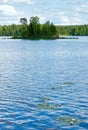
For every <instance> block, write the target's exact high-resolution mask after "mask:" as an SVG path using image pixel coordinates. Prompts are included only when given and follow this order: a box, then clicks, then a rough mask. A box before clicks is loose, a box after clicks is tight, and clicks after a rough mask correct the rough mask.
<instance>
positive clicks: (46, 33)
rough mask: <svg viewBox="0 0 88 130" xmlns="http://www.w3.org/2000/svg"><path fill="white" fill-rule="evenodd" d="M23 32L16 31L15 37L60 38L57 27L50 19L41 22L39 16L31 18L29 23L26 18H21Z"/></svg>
mask: <svg viewBox="0 0 88 130" xmlns="http://www.w3.org/2000/svg"><path fill="white" fill-rule="evenodd" d="M20 23H21V33H20V34H19V35H18V34H17V33H15V34H14V35H13V37H12V38H13V39H32V40H36V39H58V38H59V36H58V33H57V28H56V26H55V25H54V24H53V23H50V21H47V22H45V24H40V22H39V18H38V17H37V16H35V17H31V18H30V23H27V19H26V18H21V19H20Z"/></svg>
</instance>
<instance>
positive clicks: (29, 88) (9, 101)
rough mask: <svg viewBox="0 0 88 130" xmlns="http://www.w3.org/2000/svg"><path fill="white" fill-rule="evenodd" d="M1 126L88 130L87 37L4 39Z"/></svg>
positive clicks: (2, 129) (7, 129) (4, 129)
mask: <svg viewBox="0 0 88 130" xmlns="http://www.w3.org/2000/svg"><path fill="white" fill-rule="evenodd" d="M0 130H88V37H79V39H68V40H66V39H60V40H37V41H36V40H35V41H31V40H13V39H12V40H11V39H2V38H0Z"/></svg>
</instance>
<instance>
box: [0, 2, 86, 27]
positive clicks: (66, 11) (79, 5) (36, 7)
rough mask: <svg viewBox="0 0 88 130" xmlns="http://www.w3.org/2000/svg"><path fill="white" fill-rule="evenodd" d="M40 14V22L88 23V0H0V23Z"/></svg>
mask: <svg viewBox="0 0 88 130" xmlns="http://www.w3.org/2000/svg"><path fill="white" fill-rule="evenodd" d="M32 16H38V17H39V18H40V23H44V22H46V21H48V20H49V21H50V22H53V23H54V24H56V25H78V24H88V0H0V25H8V24H19V21H20V18H23V17H26V18H27V20H28V21H29V19H30V17H32Z"/></svg>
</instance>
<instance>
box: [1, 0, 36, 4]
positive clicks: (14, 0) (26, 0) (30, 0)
mask: <svg viewBox="0 0 88 130" xmlns="http://www.w3.org/2000/svg"><path fill="white" fill-rule="evenodd" d="M0 3H4V4H5V3H6V4H7V3H8V4H13V3H25V4H34V3H35V2H34V1H33V0H0Z"/></svg>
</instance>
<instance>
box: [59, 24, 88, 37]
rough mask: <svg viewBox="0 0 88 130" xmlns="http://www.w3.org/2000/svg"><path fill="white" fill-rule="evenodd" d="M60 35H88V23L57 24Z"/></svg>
mask: <svg viewBox="0 0 88 130" xmlns="http://www.w3.org/2000/svg"><path fill="white" fill-rule="evenodd" d="M57 32H58V34H59V35H70V36H88V25H72V26H57Z"/></svg>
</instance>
